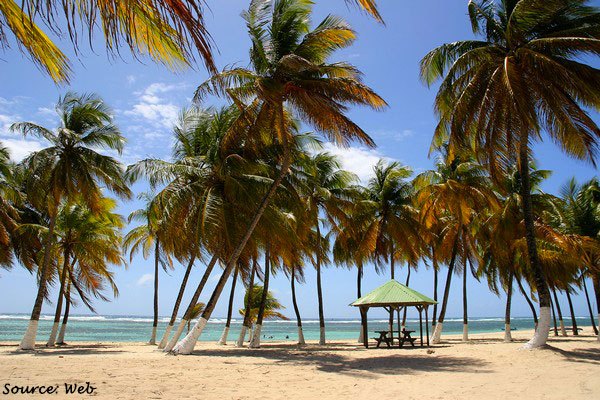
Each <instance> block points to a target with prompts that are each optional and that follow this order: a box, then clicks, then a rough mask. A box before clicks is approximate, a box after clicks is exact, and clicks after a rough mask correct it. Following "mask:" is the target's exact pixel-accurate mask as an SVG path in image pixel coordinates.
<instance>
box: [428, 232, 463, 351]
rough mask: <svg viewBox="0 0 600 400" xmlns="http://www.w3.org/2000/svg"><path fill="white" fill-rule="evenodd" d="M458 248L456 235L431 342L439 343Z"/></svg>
mask: <svg viewBox="0 0 600 400" xmlns="http://www.w3.org/2000/svg"><path fill="white" fill-rule="evenodd" d="M457 250H458V236H457V237H456V240H455V241H454V248H453V249H452V257H451V259H450V264H449V265H448V276H447V277H446V286H445V287H444V297H443V300H442V307H441V308H440V315H439V317H438V319H437V321H436V323H435V330H434V331H433V338H432V340H431V342H432V343H434V344H436V343H439V342H440V340H441V338H442V329H443V327H444V318H445V317H446V307H447V306H448V296H449V294H450V283H451V281H452V273H453V272H454V263H455V262H456V252H457Z"/></svg>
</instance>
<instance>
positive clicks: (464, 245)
mask: <svg viewBox="0 0 600 400" xmlns="http://www.w3.org/2000/svg"><path fill="white" fill-rule="evenodd" d="M415 186H416V187H417V188H418V190H419V192H418V198H417V202H418V203H419V205H420V214H421V221H422V223H423V226H424V228H425V229H428V228H431V227H435V230H436V231H439V233H438V237H437V238H436V239H435V243H436V245H437V248H436V249H435V251H434V254H435V257H436V259H438V258H439V260H444V261H446V262H447V263H448V275H447V277H446V284H445V288H444V295H443V300H442V305H441V308H440V313H439V316H438V319H437V321H436V324H435V331H434V333H433V342H434V343H438V342H439V341H440V338H441V334H442V329H443V323H444V318H445V316H446V307H447V305H448V297H449V292H450V283H451V279H452V274H453V272H454V269H455V266H456V265H455V264H456V261H457V260H458V261H459V264H460V265H461V267H462V272H463V274H464V275H463V340H467V339H468V319H467V302H466V282H465V279H466V274H467V271H468V264H469V263H470V265H471V266H472V265H473V264H474V263H477V262H478V256H477V244H476V239H475V238H476V236H477V234H476V233H475V231H476V229H477V226H478V225H480V224H478V221H477V219H478V218H480V217H481V216H482V215H483V211H484V210H486V209H488V208H494V207H495V206H496V197H495V195H494V192H493V191H492V189H491V185H490V182H489V180H488V178H487V176H486V174H485V173H484V171H483V169H482V168H481V166H479V165H478V164H477V163H475V162H474V161H473V160H472V159H471V157H469V156H468V155H460V156H456V157H452V156H450V155H448V154H445V151H443V153H442V156H441V157H440V158H439V159H438V161H437V162H436V169H435V170H430V171H426V172H423V173H422V174H420V175H419V176H417V178H415Z"/></svg>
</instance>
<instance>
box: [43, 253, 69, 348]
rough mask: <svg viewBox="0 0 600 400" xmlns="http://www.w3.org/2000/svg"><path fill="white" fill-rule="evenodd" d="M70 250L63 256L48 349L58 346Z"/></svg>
mask: <svg viewBox="0 0 600 400" xmlns="http://www.w3.org/2000/svg"><path fill="white" fill-rule="evenodd" d="M69 257H70V255H69V250H68V249H65V251H64V254H63V258H64V260H63V268H62V272H61V276H60V289H59V290H58V300H57V301H56V310H55V311H54V323H53V324H52V330H51V331H50V337H49V338H48V342H47V343H46V346H47V347H54V345H55V344H56V335H57V334H58V325H59V324H60V314H61V312H62V303H63V296H64V292H65V281H66V280H67V270H68V268H69Z"/></svg>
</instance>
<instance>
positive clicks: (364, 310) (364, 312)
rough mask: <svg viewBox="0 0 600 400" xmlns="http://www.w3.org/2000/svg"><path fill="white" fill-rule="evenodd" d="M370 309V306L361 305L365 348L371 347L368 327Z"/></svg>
mask: <svg viewBox="0 0 600 400" xmlns="http://www.w3.org/2000/svg"><path fill="white" fill-rule="evenodd" d="M368 311H369V307H360V318H361V319H362V326H361V328H362V330H363V345H364V346H365V348H367V349H368V348H369V335H368V327H367V312H368Z"/></svg>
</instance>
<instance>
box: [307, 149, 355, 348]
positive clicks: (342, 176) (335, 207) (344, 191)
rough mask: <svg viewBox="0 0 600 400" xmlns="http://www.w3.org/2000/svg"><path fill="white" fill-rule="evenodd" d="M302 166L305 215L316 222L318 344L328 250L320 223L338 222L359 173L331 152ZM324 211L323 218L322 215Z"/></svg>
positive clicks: (322, 338)
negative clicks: (347, 169)
mask: <svg viewBox="0 0 600 400" xmlns="http://www.w3.org/2000/svg"><path fill="white" fill-rule="evenodd" d="M302 167H303V171H302V172H303V175H304V182H303V189H304V191H305V193H304V194H303V199H304V204H305V210H304V211H305V217H306V219H307V220H308V221H312V226H314V229H315V232H314V235H313V236H314V238H315V243H314V251H313V254H314V266H315V269H316V271H317V298H318V302H319V330H320V335H319V344H320V345H324V344H325V315H324V312H323V290H322V286H321V267H322V266H323V264H324V261H325V260H324V258H325V257H326V254H327V253H328V252H329V246H328V243H327V241H324V240H323V236H322V231H321V226H323V227H326V226H328V225H329V226H335V225H336V224H337V220H339V218H340V217H341V216H342V213H343V211H342V208H343V206H344V204H347V203H349V201H350V191H349V188H350V185H351V184H353V183H354V182H355V181H356V180H357V177H356V176H355V175H354V174H352V173H351V172H348V171H344V170H342V169H341V164H340V161H339V160H338V159H337V158H336V157H335V156H333V155H331V154H329V153H318V154H315V155H314V156H312V157H307V158H306V159H305V160H304V163H303V165H302ZM321 215H322V216H324V218H321Z"/></svg>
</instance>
